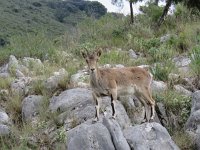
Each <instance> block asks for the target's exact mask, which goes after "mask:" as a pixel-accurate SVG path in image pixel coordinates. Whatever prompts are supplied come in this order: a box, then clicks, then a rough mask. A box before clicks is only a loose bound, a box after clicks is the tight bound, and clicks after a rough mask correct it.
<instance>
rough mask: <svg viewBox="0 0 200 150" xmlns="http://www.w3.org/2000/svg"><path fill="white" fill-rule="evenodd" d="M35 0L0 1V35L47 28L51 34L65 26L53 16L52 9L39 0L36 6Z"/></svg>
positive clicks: (57, 32) (63, 28) (60, 31)
mask: <svg viewBox="0 0 200 150" xmlns="http://www.w3.org/2000/svg"><path fill="white" fill-rule="evenodd" d="M35 1H36V0H33V1H30V0H15V1H12V0H8V1H0V14H1V15H0V20H1V22H0V26H1V29H0V30H1V34H2V35H1V36H4V37H5V36H9V37H10V36H12V35H15V34H22V33H25V32H36V31H37V30H38V29H39V30H49V31H50V32H52V34H60V33H62V32H63V31H64V30H65V29H66V27H65V25H64V24H62V23H60V22H58V21H56V20H55V18H54V10H53V9H51V8H49V7H47V4H46V3H44V2H40V4H41V6H40V7H36V6H34V5H33V2H35Z"/></svg>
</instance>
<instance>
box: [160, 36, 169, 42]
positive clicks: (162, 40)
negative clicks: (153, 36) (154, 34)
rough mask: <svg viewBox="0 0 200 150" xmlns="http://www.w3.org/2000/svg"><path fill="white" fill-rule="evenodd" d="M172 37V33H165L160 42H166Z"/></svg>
mask: <svg viewBox="0 0 200 150" xmlns="http://www.w3.org/2000/svg"><path fill="white" fill-rule="evenodd" d="M171 37H172V35H170V34H166V35H164V36H162V37H161V38H160V42H161V43H164V42H166V41H168V40H169V39H170V38H171Z"/></svg>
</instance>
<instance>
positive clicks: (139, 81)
mask: <svg viewBox="0 0 200 150" xmlns="http://www.w3.org/2000/svg"><path fill="white" fill-rule="evenodd" d="M82 56H83V57H84V59H85V60H86V63H87V65H88V69H89V72H90V84H91V87H92V90H93V97H94V99H95V102H96V117H95V120H96V121H97V120H99V107H100V106H99V100H100V98H101V96H110V97H111V106H112V117H113V118H115V101H116V100H117V98H118V96H119V95H122V94H129V95H135V96H136V97H137V98H138V99H139V100H140V101H141V103H142V104H143V105H144V108H145V118H144V119H146V121H149V120H153V119H154V116H155V101H154V99H153V98H152V94H151V87H150V84H151V82H152V76H151V74H150V73H149V72H148V71H147V70H145V69H143V68H140V67H124V68H98V63H97V62H98V60H99V57H100V56H101V50H97V51H95V52H92V53H89V52H88V51H86V52H82ZM148 105H149V106H151V118H150V119H147V115H148V114H147V112H149V111H148Z"/></svg>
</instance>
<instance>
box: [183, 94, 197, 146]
mask: <svg viewBox="0 0 200 150" xmlns="http://www.w3.org/2000/svg"><path fill="white" fill-rule="evenodd" d="M185 128H186V130H187V132H188V133H189V134H190V135H191V136H192V137H193V140H194V141H195V143H196V146H197V149H200V144H199V143H200V91H196V92H194V93H193V94H192V108H191V114H190V117H189V118H188V120H187V122H186V124H185Z"/></svg>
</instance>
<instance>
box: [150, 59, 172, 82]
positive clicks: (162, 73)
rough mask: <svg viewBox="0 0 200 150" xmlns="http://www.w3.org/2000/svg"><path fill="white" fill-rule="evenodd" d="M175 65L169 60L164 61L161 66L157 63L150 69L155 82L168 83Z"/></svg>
mask: <svg viewBox="0 0 200 150" xmlns="http://www.w3.org/2000/svg"><path fill="white" fill-rule="evenodd" d="M174 68H175V65H174V64H173V63H172V61H171V60H168V61H165V62H163V63H162V64H161V63H157V64H155V65H154V66H153V67H151V73H152V74H153V76H154V78H155V79H156V80H161V81H168V77H169V74H170V73H171V72H172V71H173V69H174Z"/></svg>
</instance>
